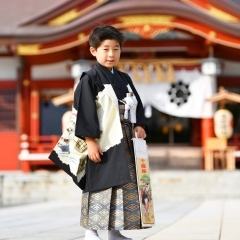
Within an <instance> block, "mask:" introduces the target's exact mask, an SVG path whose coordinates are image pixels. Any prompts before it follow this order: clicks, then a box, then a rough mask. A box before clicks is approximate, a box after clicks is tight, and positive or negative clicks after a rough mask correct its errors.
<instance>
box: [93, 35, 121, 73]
mask: <svg viewBox="0 0 240 240" xmlns="http://www.w3.org/2000/svg"><path fill="white" fill-rule="evenodd" d="M90 52H91V54H92V55H93V56H94V57H96V59H97V61H98V62H99V63H100V64H101V65H103V66H104V67H106V68H108V69H109V70H111V69H112V67H113V66H116V65H117V64H118V62H119V59H120V54H121V48H120V45H119V43H118V41H116V40H113V39H106V40H104V41H102V43H101V45H100V46H99V47H98V48H97V49H94V48H93V47H90Z"/></svg>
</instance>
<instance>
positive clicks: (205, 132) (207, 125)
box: [201, 118, 214, 170]
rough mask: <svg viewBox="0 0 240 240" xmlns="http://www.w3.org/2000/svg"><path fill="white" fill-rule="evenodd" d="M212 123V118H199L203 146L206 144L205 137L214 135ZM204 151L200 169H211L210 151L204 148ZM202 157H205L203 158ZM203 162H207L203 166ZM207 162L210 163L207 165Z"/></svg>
mask: <svg viewBox="0 0 240 240" xmlns="http://www.w3.org/2000/svg"><path fill="white" fill-rule="evenodd" d="M213 124H214V122H213V118H203V119H202V120H201V140H202V147H203V148H204V147H205V146H206V139H207V138H210V137H213V136H214V125H213ZM204 152H205V153H206V154H204V155H205V156H203V159H202V169H208V170H210V169H213V165H211V160H212V155H211V153H210V152H208V151H206V149H204ZM209 154H210V155H209ZM204 157H205V158H207V159H204ZM209 159H210V160H209ZM204 160H206V161H204ZM204 162H206V163H207V164H206V166H205V164H204ZM209 162H210V165H209Z"/></svg>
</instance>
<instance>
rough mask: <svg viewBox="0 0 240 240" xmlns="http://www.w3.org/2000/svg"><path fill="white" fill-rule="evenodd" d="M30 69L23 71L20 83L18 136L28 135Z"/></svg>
mask: <svg viewBox="0 0 240 240" xmlns="http://www.w3.org/2000/svg"><path fill="white" fill-rule="evenodd" d="M30 85H31V80H30V68H29V67H27V68H25V69H23V78H22V81H21V104H20V105H21V107H20V108H21V116H20V119H21V126H20V134H27V135H29V134H30Z"/></svg>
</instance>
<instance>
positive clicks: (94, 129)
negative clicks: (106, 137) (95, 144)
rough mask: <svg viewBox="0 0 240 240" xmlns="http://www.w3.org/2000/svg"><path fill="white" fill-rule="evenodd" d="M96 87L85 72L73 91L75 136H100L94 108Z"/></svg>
mask: <svg viewBox="0 0 240 240" xmlns="http://www.w3.org/2000/svg"><path fill="white" fill-rule="evenodd" d="M96 95H97V91H96V87H95V85H94V84H93V82H92V80H91V78H90V77H89V76H88V75H87V74H85V75H84V77H83V78H82V79H81V80H80V82H79V83H78V86H77V87H76V90H75V92H74V108H75V109H76V110H77V121H76V129H75V136H77V137H79V138H85V137H92V138H100V131H99V122H98V116H97V108H96Z"/></svg>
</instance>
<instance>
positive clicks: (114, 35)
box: [89, 25, 125, 49]
mask: <svg viewBox="0 0 240 240" xmlns="http://www.w3.org/2000/svg"><path fill="white" fill-rule="evenodd" d="M107 39H111V40H116V41H118V42H119V45H120V47H122V45H123V42H124V40H125V37H124V35H123V33H121V32H120V31H119V30H118V29H116V28H115V27H113V26H110V25H100V26H97V27H95V28H94V29H93V30H92V31H91V33H90V36H89V45H90V47H93V48H94V49H97V48H98V47H99V46H100V45H101V43H102V42H103V41H104V40H107Z"/></svg>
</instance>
